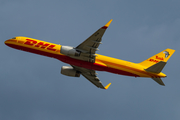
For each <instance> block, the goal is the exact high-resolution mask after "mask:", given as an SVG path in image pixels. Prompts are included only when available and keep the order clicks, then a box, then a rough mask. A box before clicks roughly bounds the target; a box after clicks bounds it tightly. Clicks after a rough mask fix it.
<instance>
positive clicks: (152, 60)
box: [149, 56, 164, 63]
mask: <svg viewBox="0 0 180 120" xmlns="http://www.w3.org/2000/svg"><path fill="white" fill-rule="evenodd" d="M155 59H157V60H155ZM155 59H149V61H151V62H156V63H158V62H159V60H160V61H163V60H164V58H163V57H159V56H156V58H155Z"/></svg>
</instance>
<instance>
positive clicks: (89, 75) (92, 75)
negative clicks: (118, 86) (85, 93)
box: [72, 65, 111, 89]
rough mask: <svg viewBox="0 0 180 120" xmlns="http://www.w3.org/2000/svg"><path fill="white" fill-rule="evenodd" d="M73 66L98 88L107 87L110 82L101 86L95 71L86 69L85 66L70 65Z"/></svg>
mask: <svg viewBox="0 0 180 120" xmlns="http://www.w3.org/2000/svg"><path fill="white" fill-rule="evenodd" d="M72 66H73V68H74V69H75V70H77V71H79V72H80V73H81V74H82V75H83V76H84V77H85V78H86V79H87V80H89V81H90V82H91V83H92V84H94V85H95V86H96V87H98V88H102V89H108V88H109V86H110V85H111V83H109V84H108V85H107V86H105V87H104V86H103V85H102V83H101V81H100V80H99V78H98V77H97V76H96V75H97V73H96V72H95V71H94V70H90V69H86V68H81V67H78V66H74V65H72Z"/></svg>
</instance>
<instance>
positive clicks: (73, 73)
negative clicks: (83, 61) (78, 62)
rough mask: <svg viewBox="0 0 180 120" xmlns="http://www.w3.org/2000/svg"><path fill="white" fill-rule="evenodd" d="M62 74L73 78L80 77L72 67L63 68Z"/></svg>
mask: <svg viewBox="0 0 180 120" xmlns="http://www.w3.org/2000/svg"><path fill="white" fill-rule="evenodd" d="M61 74H63V75H66V76H71V77H80V73H79V72H78V71H76V70H74V68H73V67H71V66H62V67H61Z"/></svg>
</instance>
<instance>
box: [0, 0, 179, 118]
mask: <svg viewBox="0 0 180 120" xmlns="http://www.w3.org/2000/svg"><path fill="white" fill-rule="evenodd" d="M179 6H180V1H179V0H171V1H167V0H166V1H164V0H158V1H157V0H151V1H149V0H136V1H133V0H111V1H109V0H91V1H83V0H79V1H72V0H65V1H62V0H16V1H14V0H8V1H7V0H0V16H1V17H0V31H1V34H0V40H1V43H2V44H0V54H1V62H0V66H1V69H0V73H1V75H0V119H2V120H10V119H13V120H21V119H22V120H37V119H38V120H49V119H52V120H59V119H63V120H72V119H75V120H76V119H77V120H79V119H80V120H82V119H86V120H91V119H103V120H109V119H114V120H119V119H125V120H132V119H135V120H152V119H164V120H169V119H173V120H179V119H180V114H179V113H180V102H179V101H180V96H179V91H180V87H179V84H180V80H179V78H180V77H179V68H180V65H179V59H180V57H179V50H180V48H179V45H180V41H179V39H180V34H179V31H180V14H179V12H180V7H179ZM110 19H113V21H112V23H111V25H110V26H109V28H108V29H107V31H106V33H105V34H104V36H103V40H102V42H103V44H101V45H100V47H99V49H100V50H99V51H98V52H97V53H98V54H103V55H107V56H111V57H115V58H119V59H123V60H128V61H131V62H136V63H138V62H141V61H143V60H145V59H147V58H148V57H150V56H152V55H154V54H156V53H158V52H160V51H162V50H164V49H166V48H172V49H175V50H176V52H175V54H174V55H173V56H172V57H171V58H170V60H169V61H168V64H167V65H166V67H165V68H164V69H163V72H164V73H166V74H167V76H168V77H167V78H165V79H163V81H164V83H165V84H166V86H165V87H163V86H159V85H158V84H157V83H155V82H154V81H153V80H151V79H147V78H133V77H126V76H121V75H116V74H111V73H107V72H98V77H99V78H100V80H101V81H102V82H103V84H104V85H106V84H108V83H109V82H111V83H112V85H111V86H110V88H109V89H108V90H101V89H98V88H96V87H95V86H94V85H92V84H91V83H90V82H89V81H87V80H86V79H85V78H84V77H83V76H81V77H80V78H73V77H67V76H64V75H62V74H60V69H61V67H62V66H63V65H67V64H65V63H62V62H61V61H58V60H56V59H52V58H48V57H44V56H40V55H36V54H32V53H27V52H23V51H19V50H15V49H12V48H9V47H7V46H6V45H5V44H4V41H5V40H7V39H9V38H12V37H14V36H26V37H32V38H36V39H40V40H44V41H48V42H52V43H57V44H61V45H69V46H74V47H76V46H77V45H79V44H80V43H81V42H83V41H84V40H85V39H86V38H88V37H89V36H90V35H91V34H92V33H94V32H95V31H96V30H97V29H99V28H100V27H102V26H103V25H105V24H106V23H107V22H108V21H109V20H110Z"/></svg>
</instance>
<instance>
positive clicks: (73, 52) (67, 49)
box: [60, 46, 81, 56]
mask: <svg viewBox="0 0 180 120" xmlns="http://www.w3.org/2000/svg"><path fill="white" fill-rule="evenodd" d="M60 53H62V54H64V55H68V56H80V54H81V52H79V51H77V50H76V49H74V48H73V47H70V46H61V51H60Z"/></svg>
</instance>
